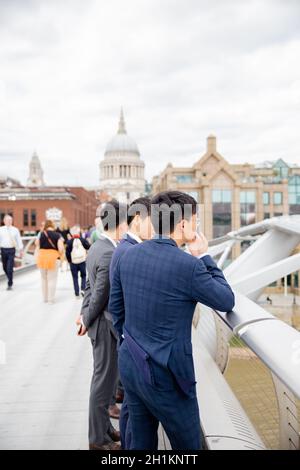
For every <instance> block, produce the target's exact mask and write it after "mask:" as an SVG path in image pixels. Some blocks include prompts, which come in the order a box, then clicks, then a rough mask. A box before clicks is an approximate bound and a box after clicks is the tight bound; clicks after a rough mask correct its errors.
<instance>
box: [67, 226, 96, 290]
mask: <svg viewBox="0 0 300 470" xmlns="http://www.w3.org/2000/svg"><path fill="white" fill-rule="evenodd" d="M70 233H71V236H72V238H71V240H68V241H67V247H66V257H67V260H68V262H69V263H70V268H71V273H72V278H73V284H74V291H75V296H76V297H77V298H80V293H79V283H78V274H79V273H80V277H81V289H80V290H81V295H82V296H83V295H84V291H85V284H86V262H85V261H86V256H87V250H88V249H89V248H90V244H89V242H88V241H87V240H86V239H85V238H83V237H82V236H81V234H80V227H79V226H78V225H75V226H74V227H72V228H71V230H70Z"/></svg>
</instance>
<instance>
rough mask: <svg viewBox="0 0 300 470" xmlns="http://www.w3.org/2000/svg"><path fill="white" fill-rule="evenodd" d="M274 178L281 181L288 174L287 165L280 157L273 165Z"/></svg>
mask: <svg viewBox="0 0 300 470" xmlns="http://www.w3.org/2000/svg"><path fill="white" fill-rule="evenodd" d="M273 170H274V173H275V180H277V181H281V180H283V179H287V178H288V176H289V166H288V165H287V164H286V163H285V162H284V161H283V160H282V159H281V158H280V159H279V160H278V161H277V162H276V163H275V165H274V166H273Z"/></svg>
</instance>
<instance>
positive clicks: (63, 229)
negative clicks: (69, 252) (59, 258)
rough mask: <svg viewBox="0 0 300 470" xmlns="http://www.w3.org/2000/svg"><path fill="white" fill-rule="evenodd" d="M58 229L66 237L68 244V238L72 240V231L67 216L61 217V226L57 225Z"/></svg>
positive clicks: (65, 240)
mask: <svg viewBox="0 0 300 470" xmlns="http://www.w3.org/2000/svg"><path fill="white" fill-rule="evenodd" d="M56 231H57V232H58V233H59V234H60V235H61V236H62V238H63V239H64V244H65V245H66V244H67V241H68V240H71V238H72V236H71V232H70V228H69V223H68V221H67V219H66V218H65V217H62V218H61V221H60V223H59V226H58V227H57V229H56Z"/></svg>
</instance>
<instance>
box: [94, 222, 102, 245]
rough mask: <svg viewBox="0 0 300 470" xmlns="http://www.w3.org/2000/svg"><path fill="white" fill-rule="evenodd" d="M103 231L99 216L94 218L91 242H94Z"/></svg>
mask: <svg viewBox="0 0 300 470" xmlns="http://www.w3.org/2000/svg"><path fill="white" fill-rule="evenodd" d="M102 232H103V226H102V222H101V218H100V217H96V218H95V228H94V230H93V231H92V233H91V244H92V243H95V242H96V241H97V240H99V238H100V237H101V233H102Z"/></svg>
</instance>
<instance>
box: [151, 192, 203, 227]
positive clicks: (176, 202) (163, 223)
mask: <svg viewBox="0 0 300 470" xmlns="http://www.w3.org/2000/svg"><path fill="white" fill-rule="evenodd" d="M196 212H197V201H196V200H195V199H194V198H193V197H192V196H189V194H186V193H182V192H180V191H164V192H162V193H158V194H156V195H155V196H154V197H153V198H152V200H151V221H152V225H153V227H154V230H155V232H156V233H157V234H159V235H169V234H170V233H172V232H173V231H174V228H175V226H176V225H177V224H178V222H180V221H181V220H182V219H186V220H189V219H190V218H191V217H192V215H193V214H196Z"/></svg>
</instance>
